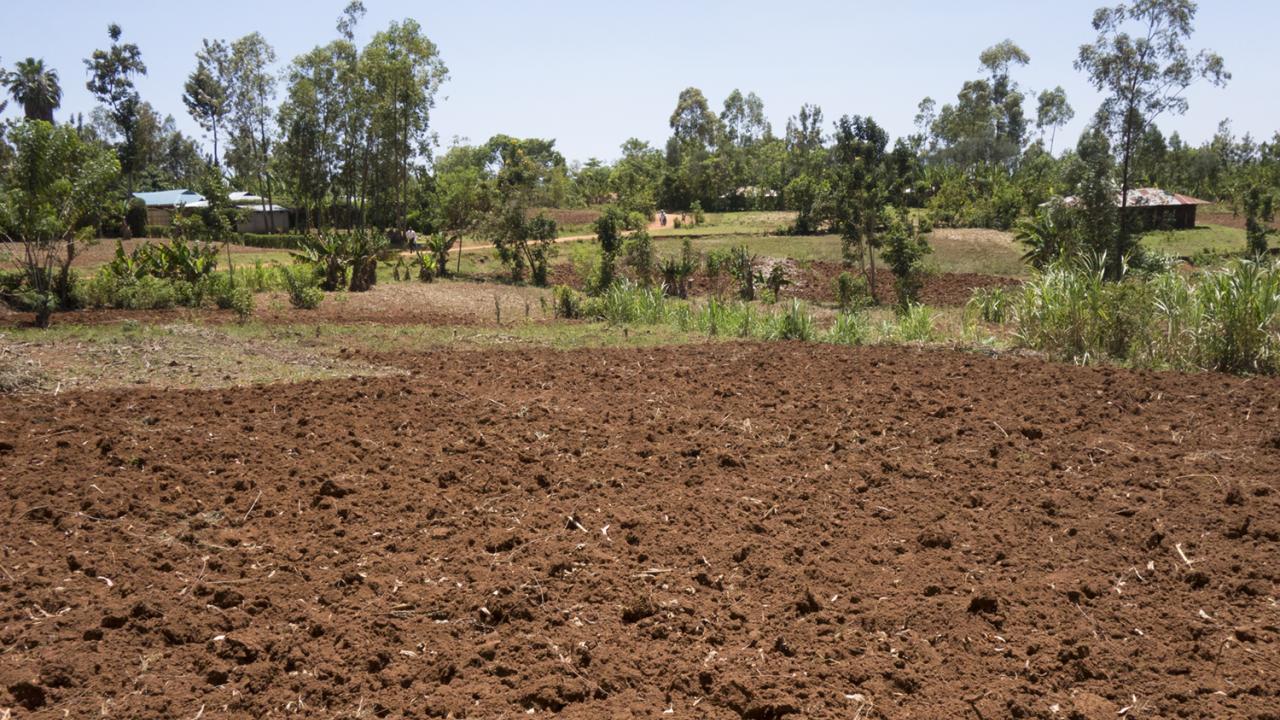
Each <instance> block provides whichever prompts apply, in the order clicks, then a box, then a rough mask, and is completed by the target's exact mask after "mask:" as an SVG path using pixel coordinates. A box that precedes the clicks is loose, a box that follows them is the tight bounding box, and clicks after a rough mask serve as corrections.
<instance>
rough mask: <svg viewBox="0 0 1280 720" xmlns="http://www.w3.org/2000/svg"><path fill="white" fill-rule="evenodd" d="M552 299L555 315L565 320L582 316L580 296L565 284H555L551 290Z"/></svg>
mask: <svg viewBox="0 0 1280 720" xmlns="http://www.w3.org/2000/svg"><path fill="white" fill-rule="evenodd" d="M551 297H552V298H553V299H554V303H553V305H554V308H555V316H556V317H558V318H564V319H565V320H575V319H577V318H580V317H582V298H581V296H579V295H578V293H577V291H575V290H574V289H573V288H571V287H569V286H567V285H557V286H555V287H554V288H552V290H551Z"/></svg>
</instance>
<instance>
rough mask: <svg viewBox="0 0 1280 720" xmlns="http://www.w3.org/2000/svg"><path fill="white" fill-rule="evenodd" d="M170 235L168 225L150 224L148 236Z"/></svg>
mask: <svg viewBox="0 0 1280 720" xmlns="http://www.w3.org/2000/svg"><path fill="white" fill-rule="evenodd" d="M169 235H170V227H169V226H168V225H148V226H147V230H146V236H147V237H149V238H167V237H169Z"/></svg>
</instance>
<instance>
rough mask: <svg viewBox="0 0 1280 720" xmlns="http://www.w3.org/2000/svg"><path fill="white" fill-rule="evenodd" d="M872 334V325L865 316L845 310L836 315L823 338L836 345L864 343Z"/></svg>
mask: <svg viewBox="0 0 1280 720" xmlns="http://www.w3.org/2000/svg"><path fill="white" fill-rule="evenodd" d="M870 335H871V327H870V325H869V324H868V323H867V318H866V317H865V316H863V315H862V314H860V313H851V312H843V313H840V314H839V315H837V316H836V320H835V322H834V323H832V324H831V327H830V328H829V329H828V330H827V334H826V336H825V337H824V338H823V340H825V341H826V342H829V343H834V344H836V345H862V344H864V343H866V342H867V338H868V337H870Z"/></svg>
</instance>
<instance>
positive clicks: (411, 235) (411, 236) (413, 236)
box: [404, 228, 418, 251]
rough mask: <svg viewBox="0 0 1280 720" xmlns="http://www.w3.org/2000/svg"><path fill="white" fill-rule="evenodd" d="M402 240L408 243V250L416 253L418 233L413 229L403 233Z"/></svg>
mask: <svg viewBox="0 0 1280 720" xmlns="http://www.w3.org/2000/svg"><path fill="white" fill-rule="evenodd" d="M404 239H405V240H406V241H408V243H409V249H410V250H412V251H417V249H418V233H417V232H415V231H414V229H413V228H409V229H408V230H405V231H404Z"/></svg>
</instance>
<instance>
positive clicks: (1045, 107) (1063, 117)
mask: <svg viewBox="0 0 1280 720" xmlns="http://www.w3.org/2000/svg"><path fill="white" fill-rule="evenodd" d="M1036 103H1037V104H1036V129H1037V130H1039V131H1040V136H1041V137H1044V132H1045V128H1048V129H1049V154H1050V155H1052V154H1053V146H1054V143H1055V141H1056V140H1057V139H1058V128H1060V127H1062V126H1063V125H1066V124H1067V123H1069V122H1071V119H1072V118H1074V117H1075V116H1076V111H1075V109H1074V108H1072V107H1071V104H1070V103H1068V102H1067V91H1066V90H1063V89H1062V86H1061V85H1059V86H1058V87H1055V88H1054V89H1052V90H1044V91H1042V92H1041V93H1040V95H1039V97H1037V98H1036Z"/></svg>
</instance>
